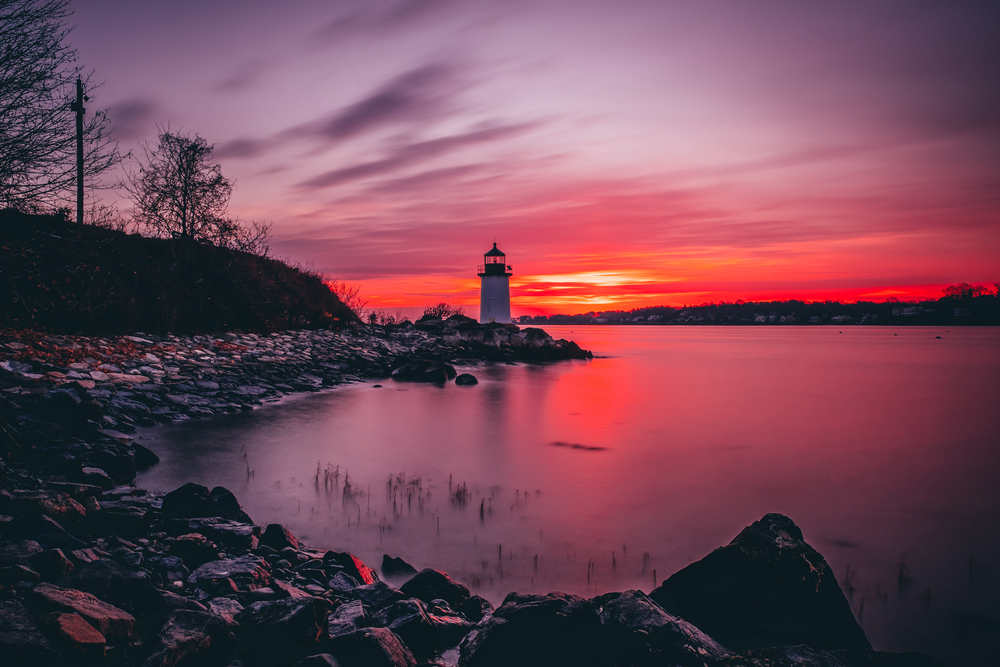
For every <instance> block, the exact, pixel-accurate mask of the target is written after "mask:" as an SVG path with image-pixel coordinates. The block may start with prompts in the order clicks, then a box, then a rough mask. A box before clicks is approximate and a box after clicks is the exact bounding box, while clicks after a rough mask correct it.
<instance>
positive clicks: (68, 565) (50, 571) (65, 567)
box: [28, 549, 76, 581]
mask: <svg viewBox="0 0 1000 667" xmlns="http://www.w3.org/2000/svg"><path fill="white" fill-rule="evenodd" d="M28 563H29V564H30V565H31V568H32V569H33V570H35V571H36V572H38V574H39V576H40V577H41V578H42V580H43V581H55V580H56V579H58V578H59V577H63V576H65V575H67V574H69V573H70V572H72V571H73V570H75V569H76V566H74V565H73V561H71V560H70V559H69V558H67V557H66V554H64V553H63V551H62V549H46V550H45V551H39V552H38V553H36V554H32V555H31V556H30V557H29V558H28Z"/></svg>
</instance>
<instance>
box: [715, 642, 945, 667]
mask: <svg viewBox="0 0 1000 667" xmlns="http://www.w3.org/2000/svg"><path fill="white" fill-rule="evenodd" d="M737 666H738V667H945V664H944V663H943V662H940V661H938V660H935V659H934V658H931V657H930V656H926V655H923V654H920V653H885V652H881V651H869V650H866V649H838V650H836V651H817V650H816V649H812V648H809V647H808V646H803V645H801V644H799V645H795V646H772V647H769V648H759V649H750V650H747V651H744V652H743V653H741V654H740V655H738V656H733V657H732V658H730V660H729V661H728V662H727V663H726V667H737Z"/></svg>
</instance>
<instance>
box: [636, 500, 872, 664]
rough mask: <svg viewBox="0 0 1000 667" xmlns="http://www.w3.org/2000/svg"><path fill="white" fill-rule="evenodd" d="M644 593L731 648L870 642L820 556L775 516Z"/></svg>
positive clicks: (783, 519)
mask: <svg viewBox="0 0 1000 667" xmlns="http://www.w3.org/2000/svg"><path fill="white" fill-rule="evenodd" d="M650 597H651V598H652V599H653V600H655V601H656V602H657V603H658V604H659V605H660V606H662V607H663V608H664V609H665V610H667V611H668V612H670V613H672V614H675V615H677V616H680V617H682V618H684V619H686V620H688V621H690V622H691V623H694V624H695V625H697V626H698V627H699V628H701V629H702V630H704V631H705V632H707V633H708V634H710V635H711V636H712V637H714V638H716V639H717V640H718V641H720V642H722V644H724V645H725V646H727V647H729V648H730V649H733V650H740V649H748V648H759V647H766V646H781V645H790V644H806V645H808V646H811V647H812V648H816V649H850V648H861V649H870V648H871V644H870V643H869V642H868V639H867V638H866V637H865V633H864V630H862V629H861V626H860V625H858V622H857V620H856V619H855V618H854V614H853V613H852V612H851V608H850V605H849V604H848V602H847V598H845V597H844V593H843V591H841V590H840V585H839V584H838V583H837V580H836V578H835V577H834V575H833V571H832V570H831V569H830V566H829V565H828V564H827V563H826V560H824V558H823V556H821V555H820V554H819V552H817V551H816V550H815V549H813V548H812V547H811V546H809V545H808V544H806V542H805V541H804V540H803V539H802V531H801V530H800V529H799V527H798V526H796V525H795V524H794V523H793V522H792V520H791V519H789V518H788V517H786V516H783V515H781V514H768V515H766V516H765V517H764V518H763V519H761V520H760V521H756V522H754V523H753V524H752V525H750V526H748V527H747V528H744V529H743V531H742V532H741V533H740V534H739V535H737V536H736V538H735V539H734V540H733V541H732V542H730V543H729V544H728V545H727V546H724V547H720V548H718V549H716V550H715V551H713V552H712V553H710V554H709V555H707V556H705V557H704V558H702V559H701V560H699V561H697V562H695V563H692V564H691V565H688V566H687V567H685V568H684V569H683V570H681V571H680V572H677V573H675V574H674V575H673V576H671V577H670V578H668V579H667V580H666V581H664V582H663V584H662V585H661V586H660V587H659V588H657V589H656V590H654V591H653V592H652V593H650Z"/></svg>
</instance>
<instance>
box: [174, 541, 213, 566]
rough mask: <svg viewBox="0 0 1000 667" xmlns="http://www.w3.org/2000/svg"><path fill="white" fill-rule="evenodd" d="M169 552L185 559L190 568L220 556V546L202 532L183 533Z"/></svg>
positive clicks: (185, 563)
mask: <svg viewBox="0 0 1000 667" xmlns="http://www.w3.org/2000/svg"><path fill="white" fill-rule="evenodd" d="M167 554H168V555H170V556H176V557H177V558H180V559H181V560H182V561H184V565H185V566H187V567H188V568H189V569H192V570H193V569H196V568H198V567H200V566H202V565H204V564H205V563H207V562H209V561H213V560H217V559H218V558H219V548H218V547H217V546H215V544H213V543H212V542H210V541H209V540H208V538H207V537H205V536H204V535H202V534H201V533H187V534H186V535H181V536H180V537H178V538H177V539H176V540H174V541H173V543H172V544H171V545H170V547H168V548H167Z"/></svg>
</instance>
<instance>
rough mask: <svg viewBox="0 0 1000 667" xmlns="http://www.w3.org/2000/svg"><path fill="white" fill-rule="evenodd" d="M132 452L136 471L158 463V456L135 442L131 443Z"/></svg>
mask: <svg viewBox="0 0 1000 667" xmlns="http://www.w3.org/2000/svg"><path fill="white" fill-rule="evenodd" d="M132 452H133V458H134V460H135V469H136V470H146V469H148V468H152V467H153V466H154V465H156V464H157V463H159V462H160V457H159V456H157V455H156V454H154V453H153V452H152V451H150V450H149V449H148V448H146V447H143V446H142V445H140V444H139V443H137V442H133V443H132Z"/></svg>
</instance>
